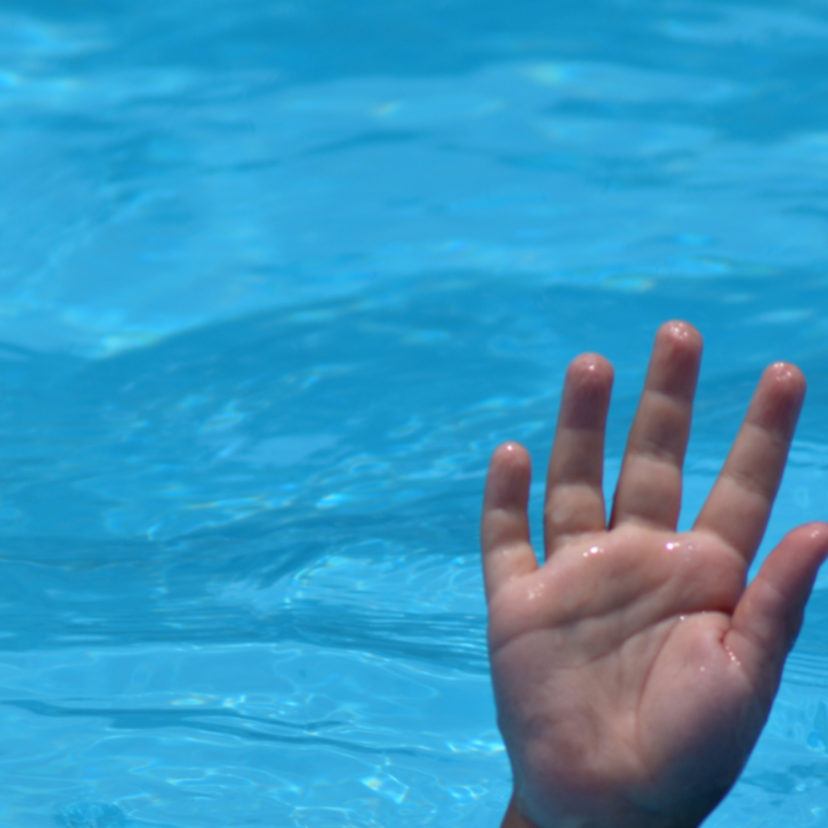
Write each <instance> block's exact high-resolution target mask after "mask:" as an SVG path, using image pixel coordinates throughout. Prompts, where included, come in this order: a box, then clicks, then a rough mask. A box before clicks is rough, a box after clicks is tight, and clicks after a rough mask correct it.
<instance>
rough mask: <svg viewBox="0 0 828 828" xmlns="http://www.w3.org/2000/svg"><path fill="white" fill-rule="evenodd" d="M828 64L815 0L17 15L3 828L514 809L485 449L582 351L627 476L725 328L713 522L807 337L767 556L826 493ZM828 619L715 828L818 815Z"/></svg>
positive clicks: (708, 383)
mask: <svg viewBox="0 0 828 828" xmlns="http://www.w3.org/2000/svg"><path fill="white" fill-rule="evenodd" d="M826 70H828V8H826V7H825V5H824V4H822V3H819V2H816V1H815V0H792V2H789V3H786V4H784V6H780V5H779V4H777V3H770V2H728V3H725V2H710V1H709V0H696V2H693V3H689V2H687V3H685V2H675V3H669V4H667V3H656V2H634V0H581V2H579V3H577V4H576V3H571V4H556V3H549V2H540V0H520V1H519V2H517V3H505V4H501V3H494V2H491V0H485V2H480V0H475V2H471V0H410V1H409V2H405V3H403V2H393V1H391V0H352V2H348V3H332V2H327V3H323V2H320V1H319V0H301V2H290V0H287V1H286V2H273V3H266V2H263V0H200V2H194V0H179V1H178V2H176V3H139V2H137V0H122V2H117V3H112V2H103V0H86V2H84V3H77V4H61V3H58V2H57V1H56V0H52V2H48V1H47V0H26V2H25V3H24V2H22V0H18V2H14V0H4V2H2V3H0V106H2V110H0V111H2V126H3V140H2V142H0V178H1V179H2V181H3V188H2V191H0V214H2V225H1V226H2V233H3V236H2V238H3V245H2V248H0V391H2V405H0V438H1V439H0V456H2V460H3V462H2V465H0V470H2V471H0V474H1V475H2V478H3V485H2V488H0V559H2V560H1V561H0V573H2V576H1V577H0V608H2V625H0V645H2V648H3V652H2V656H0V723H1V726H2V734H3V742H2V745H3V749H2V751H0V772H2V794H0V822H1V823H2V824H4V825H10V826H15V828H35V827H36V826H37V828H40V827H41V826H55V825H59V826H64V828H122V827H123V828H127V827H128V828H214V827H215V828H227V827H228V826H282V825H296V826H301V827H302V828H305V826H307V828H328V826H330V828H352V827H353V828H356V826H371V827H372V828H403V827H407V826H423V825H435V826H437V825H439V826H468V827H469V828H471V827H472V826H474V828H485V826H492V828H494V826H497V825H498V824H499V822H498V820H499V818H500V816H501V814H502V811H503V808H504V805H505V802H506V800H507V798H508V795H509V791H510V778H509V771H508V763H507V760H506V756H505V753H504V751H503V747H502V744H501V741H500V738H499V736H498V733H497V730H496V726H495V719H494V709H493V704H492V701H491V698H490V690H489V683H488V674H487V669H488V668H487V661H486V649H485V632H484V627H485V607H484V603H483V599H482V594H481V578H480V574H479V571H478V552H477V537H476V533H477V520H478V510H479V501H480V494H481V488H482V482H483V475H484V471H485V466H486V463H487V459H488V455H489V454H490V452H491V450H492V449H493V448H494V446H495V445H497V443H498V442H500V441H502V440H504V439H507V438H516V439H519V440H522V441H523V442H525V444H526V445H527V446H528V447H529V448H530V450H531V452H532V454H533V457H534V458H535V464H536V469H541V468H542V466H543V464H544V460H545V456H546V453H547V451H548V446H549V442H550V437H551V433H552V429H553V426H554V418H555V413H556V406H557V403H558V399H559V389H560V383H561V380H562V376H563V372H564V369H565V366H566V364H567V362H568V361H569V360H570V359H571V358H572V357H573V356H574V355H575V354H577V353H579V352H580V351H582V350H587V349H588V350H598V351H601V352H602V353H604V354H606V355H607V356H608V357H609V358H610V359H611V360H612V361H613V363H614V364H615V366H616V371H617V374H616V391H615V396H614V402H613V408H612V411H611V424H610V436H609V449H608V451H609V456H608V459H607V470H608V489H611V486H612V478H613V476H614V474H616V473H617V469H618V462H619V457H620V453H621V450H622V447H623V439H624V434H625V432H626V429H627V428H628V426H629V423H630V421H631V418H632V414H633V411H634V407H635V404H636V399H637V395H638V393H639V390H640V386H641V382H642V378H643V371H644V368H645V360H646V357H647V354H648V351H649V347H650V344H651V341H652V337H653V334H654V331H655V329H656V327H657V325H658V324H659V323H660V322H661V321H663V320H664V319H667V318H672V317H680V318H685V319H688V320H690V321H691V322H693V323H694V324H696V325H697V326H698V327H699V328H700V329H701V331H702V332H703V334H704V335H705V338H706V343H707V345H706V356H705V363H704V367H703V372H702V377H701V384H700V391H699V399H698V405H697V415H696V422H695V427H694V432H693V436H692V440H691V445H690V451H689V458H688V464H687V470H688V480H687V486H686V492H685V509H684V513H683V517H682V522H683V525H684V526H688V525H689V524H690V523H691V522H692V519H693V515H694V514H695V512H696V511H697V510H698V507H699V505H700V504H701V502H702V500H703V498H704V496H705V493H706V492H707V490H708V489H709V487H710V485H711V483H712V481H713V479H714V477H715V474H716V471H717V469H718V467H719V465H720V463H721V461H722V459H723V457H724V454H725V452H726V451H727V448H728V445H729V442H730V440H731V439H732V437H733V435H734V433H735V430H736V428H737V427H738V423H739V420H740V418H741V416H742V414H743V412H744V408H745V405H746V401H747V398H748V396H749V394H750V391H751V389H752V387H753V385H754V384H755V382H756V380H757V378H758V375H759V373H760V372H761V370H762V368H763V367H764V365H765V364H767V363H768V362H770V361H772V360H775V359H788V360H793V361H795V362H797V363H798V364H799V365H800V366H801V367H802V368H803V369H804V370H805V372H806V374H807V375H808V377H809V380H810V391H809V397H808V400H807V403H806V408H805V411H804V413H803V419H802V423H801V427H800V430H799V432H798V438H797V441H796V444H795V446H794V449H793V453H792V461H791V464H790V466H789V468H788V471H787V474H786V478H785V481H784V483H783V487H782V491H781V493H780V497H779V501H778V505H777V508H776V510H775V512H774V516H773V518H772V521H771V524H770V527H769V530H768V534H767V537H766V542H765V544H764V545H763V553H764V552H766V551H767V550H768V549H769V548H771V546H772V545H773V543H775V542H776V541H777V540H778V539H779V538H780V537H781V535H782V534H783V533H784V532H785V531H786V530H787V528H789V527H790V526H792V525H794V524H796V523H800V522H803V521H806V520H811V519H817V518H825V517H828V485H826V484H827V483H828V432H826V426H825V424H826V422H828V275H826V273H828V271H826V267H825V262H826V255H825V254H826V249H827V244H826V243H828V225H827V224H826V221H827V219H826V217H827V216H828V204H827V202H826V197H828V94H826V93H828V87H827V86H826V80H825V78H826V76H827V75H828V73H827V72H826ZM541 476H542V475H540V474H539V475H538V479H540V477H541ZM534 492H535V495H536V497H535V500H534V503H533V514H534V516H535V524H536V525H537V522H538V521H537V517H538V512H539V503H540V497H541V495H542V489H541V485H540V482H538V483H537V484H536V486H535V489H534ZM760 558H761V556H760ZM827 622H828V571H826V573H825V575H823V576H821V577H820V580H819V581H818V583H817V588H816V591H815V593H814V596H813V598H812V600H811V603H810V605H809V609H808V615H807V619H806V624H805V627H804V630H803V633H802V635H801V638H800V640H799V643H798V645H797V648H796V650H795V652H794V654H793V655H792V657H791V659H790V661H789V664H788V668H787V671H786V674H785V680H784V683H783V686H782V689H781V691H780V694H779V698H778V701H777V703H776V706H775V707H774V711H773V714H772V716H771V720H770V723H769V726H768V728H767V729H766V732H765V734H764V735H763V737H762V740H761V742H760V745H759V748H758V750H757V751H756V753H755V755H754V756H753V758H752V760H751V762H750V764H749V766H748V768H747V770H746V772H745V774H744V775H743V777H742V779H741V781H740V782H739V783H738V785H737V786H736V788H735V789H734V791H733V792H732V794H731V795H730V796H729V797H728V799H727V800H726V801H725V803H724V804H723V805H722V807H721V808H720V809H719V811H717V812H716V814H714V815H713V816H712V817H711V818H710V820H709V821H708V823H706V825H708V826H710V828H713V827H714V826H715V827H716V828H719V827H720V826H721V828H724V826H728V828H748V826H750V827H751V828H759V827H760V826H767V828H771V826H773V827H774V828H778V826H783V825H784V826H790V827H791V828H795V827H798V826H820V825H828V707H826V704H828V623H827Z"/></svg>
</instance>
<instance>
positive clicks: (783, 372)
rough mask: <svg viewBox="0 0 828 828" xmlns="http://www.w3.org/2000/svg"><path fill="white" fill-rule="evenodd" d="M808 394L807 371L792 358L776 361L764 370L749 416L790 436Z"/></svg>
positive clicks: (775, 430) (787, 437)
mask: <svg viewBox="0 0 828 828" xmlns="http://www.w3.org/2000/svg"><path fill="white" fill-rule="evenodd" d="M804 398H805V375H804V374H803V373H802V371H800V370H799V368H797V367H796V365H793V364H792V363H790V362H774V363H772V364H771V365H769V366H768V367H767V368H765V370H764V371H763V372H762V378H761V379H760V380H759V387H758V389H757V394H756V396H755V397H754V402H753V403H752V404H751V408H754V412H755V413H754V412H750V414H749V419H751V420H752V421H753V422H755V423H757V424H758V425H761V426H763V427H764V428H767V429H769V430H770V431H773V432H777V433H779V434H781V435H783V436H784V437H785V438H786V439H789V438H790V436H791V435H792V434H793V432H794V428H795V427H796V421H797V420H798V419H799V412H800V410H801V408H802V401H803V399H804Z"/></svg>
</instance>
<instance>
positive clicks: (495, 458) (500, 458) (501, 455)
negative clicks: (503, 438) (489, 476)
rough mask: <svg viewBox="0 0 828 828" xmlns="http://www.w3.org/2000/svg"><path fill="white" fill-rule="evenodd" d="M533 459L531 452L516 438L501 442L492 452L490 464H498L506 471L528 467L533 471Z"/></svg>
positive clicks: (515, 470) (516, 470)
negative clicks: (517, 441)
mask: <svg viewBox="0 0 828 828" xmlns="http://www.w3.org/2000/svg"><path fill="white" fill-rule="evenodd" d="M531 465H532V461H531V459H530V458H529V452H528V451H526V449H525V448H524V447H523V446H522V445H521V444H520V443H516V442H515V441H514V440H508V441H507V442H505V443H501V444H500V445H499V446H498V447H497V448H496V449H495V450H494V452H492V460H491V463H490V466H496V467H497V468H499V469H503V470H504V471H511V472H515V473H516V472H518V471H522V470H523V469H524V468H527V469H529V470H530V471H531Z"/></svg>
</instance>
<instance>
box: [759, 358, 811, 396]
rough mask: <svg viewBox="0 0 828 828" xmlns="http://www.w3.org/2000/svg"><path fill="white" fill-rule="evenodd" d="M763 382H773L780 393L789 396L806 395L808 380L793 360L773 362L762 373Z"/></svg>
mask: <svg viewBox="0 0 828 828" xmlns="http://www.w3.org/2000/svg"><path fill="white" fill-rule="evenodd" d="M762 382H765V383H768V384H773V385H774V387H775V388H777V389H778V392H779V393H782V394H785V395H787V396H800V397H802V396H804V395H805V389H806V386H807V382H806V380H805V374H803V373H802V371H801V370H800V369H799V368H798V367H797V366H796V365H794V364H793V363H792V362H773V363H771V364H770V365H768V367H767V368H765V370H764V372H763V373H762Z"/></svg>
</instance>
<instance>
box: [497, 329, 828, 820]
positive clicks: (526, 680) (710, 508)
mask: <svg viewBox="0 0 828 828" xmlns="http://www.w3.org/2000/svg"><path fill="white" fill-rule="evenodd" d="M700 350H701V342H700V339H699V337H698V335H697V334H696V333H695V331H693V329H691V328H689V326H685V325H678V324H673V325H668V326H664V327H663V328H662V330H661V331H660V333H659V337H658V338H657V340H656V346H655V349H654V353H653V359H652V362H651V365H650V371H649V373H648V378H647V384H646V387H645V392H644V394H643V396H642V402H641V406H640V408H639V412H638V414H637V416H636V421H635V423H634V425H633V429H632V431H631V436H630V442H629V444H628V447H627V452H626V454H625V460H624V465H623V468H622V472H621V476H620V479H619V485H618V490H617V493H616V498H615V504H614V510H613V512H614V513H613V517H612V520H611V522H610V528H609V529H607V528H606V525H605V520H604V506H603V496H602V494H601V480H600V475H601V464H602V459H603V433H604V425H605V420H606V411H607V406H608V402H609V389H610V384H611V369H610V368H609V365H608V364H607V363H606V362H605V361H603V360H601V358H599V357H595V356H592V355H587V356H584V357H582V358H580V359H579V360H576V361H575V362H574V363H573V365H572V366H571V368H570V371H569V373H568V376H567V384H566V388H565V391H564V398H563V401H562V406H561V414H560V418H559V423H558V432H557V435H556V439H555V447H554V450H553V454H552V458H551V460H550V468H549V475H548V480H547V499H546V509H545V530H546V546H547V560H546V562H545V563H544V564H543V565H542V566H538V565H537V562H536V559H535V556H534V553H533V552H532V550H531V547H530V546H529V541H528V524H527V521H526V501H527V497H528V482H529V476H530V472H529V464H528V457H527V456H526V454H525V452H524V451H523V450H522V449H520V448H519V447H517V446H515V445H513V444H507V445H506V446H503V447H501V449H499V450H498V452H496V453H495V457H494V458H493V462H492V469H491V472H490V478H489V481H488V483H487V494H486V506H485V509H484V520H483V546H484V570H485V574H486V586H487V594H488V598H489V617H490V622H489V645H490V655H491V664H492V676H493V682H494V687H495V697H496V701H497V705H498V713H499V723H500V727H501V730H502V731H503V735H504V739H505V741H506V745H507V748H508V750H509V755H510V759H511V761H512V766H513V771H514V775H515V802H514V803H513V808H514V810H515V813H517V811H519V812H520V813H521V814H523V817H527V818H529V819H530V820H531V821H532V822H531V823H529V824H536V825H538V826H541V827H542V828H547V826H549V828H558V826H566V828H570V826H572V828H581V826H584V828H586V827H587V826H589V828H592V826H604V825H606V826H612V828H621V827H622V826H636V828H638V826H644V825H652V826H662V825H669V826H695V825H698V824H699V823H700V821H701V820H702V819H703V817H704V816H705V815H706V814H707V813H709V812H710V811H711V810H712V809H713V807H715V805H716V804H717V803H718V802H719V800H720V799H721V798H722V796H724V794H725V793H726V792H727V790H728V789H729V787H730V786H731V785H732V784H733V782H734V781H735V779H736V777H737V776H738V773H739V772H740V770H741V768H742V767H743V765H744V762H745V761H746V759H747V757H748V755H749V753H750V751H751V749H752V747H753V745H754V744H755V741H756V739H757V737H758V735H759V732H760V730H761V727H762V725H763V723H764V721H765V719H766V717H767V714H768V712H769V710H770V704H771V702H772V699H773V696H774V694H775V691H776V688H777V685H778V681H779V675H780V673H781V669H782V665H783V663H784V658H785V655H786V654H787V651H788V649H789V648H790V646H791V645H792V643H793V640H794V638H795V636H796V632H797V630H798V626H799V619H800V617H801V611H802V607H803V605H804V602H805V600H806V598H807V595H808V592H809V589H810V585H811V583H812V581H813V577H814V576H815V573H816V569H817V567H818V566H819V563H820V562H821V560H822V557H823V555H824V552H825V547H826V545H827V544H828V532H826V530H827V529H828V527H823V526H820V525H813V524H812V525H809V526H806V527H800V529H799V530H796V531H795V532H793V533H791V534H790V535H789V536H788V537H787V538H786V539H785V540H784V541H783V542H782V544H780V546H779V547H778V548H777V550H776V551H775V552H774V553H773V554H772V555H771V556H770V558H769V559H768V561H766V563H765V565H764V567H763V568H762V571H761V573H760V575H759V576H758V577H757V578H756V579H755V580H754V582H753V583H752V584H751V586H750V587H749V588H748V589H747V590H746V589H745V576H746V572H747V568H748V565H749V563H750V560H751V557H752V555H753V554H754V553H755V549H756V546H758V543H759V540H760V539H761V536H762V533H763V531H764V527H765V523H766V521H767V517H768V514H769V510H770V506H771V504H772V502H773V498H774V496H775V492H776V488H777V486H778V483H779V479H780V477H781V472H782V468H783V466H784V462H785V456H786V452H787V446H788V443H789V441H790V438H791V434H792V432H793V426H794V423H795V420H796V415H797V413H798V409H799V404H800V402H801V399H802V394H803V391H804V382H803V380H802V377H801V374H799V372H798V371H797V370H796V369H794V368H792V366H786V365H776V366H772V367H771V368H770V369H768V371H767V372H766V374H765V376H764V377H763V380H762V383H760V386H759V389H758V390H757V394H756V396H755V397H754V401H753V403H752V405H751V408H750V411H749V412H748V416H747V418H746V421H745V425H744V426H743V428H742V431H741V432H740V435H739V437H738V438H737V441H736V443H735V444H734V448H733V450H732V452H731V455H730V457H729V458H728V462H727V464H726V465H725V468H724V470H723V472H722V475H721V476H720V478H719V481H718V482H717V484H716V486H715V487H714V490H713V492H712V493H711V496H710V498H709V500H708V502H707V504H706V505H705V507H704V509H703V510H702V513H701V514H700V516H699V519H698V521H697V524H696V528H695V529H694V531H692V532H688V533H681V534H679V533H676V532H675V524H676V520H677V516H678V508H679V500H680V486H681V463H682V460H683V456H684V450H685V447H686V442H687V435H688V433H689V420H690V405H691V402H692V397H693V392H694V388H695V380H696V375H697V370H698V362H699V357H700ZM523 817H521V819H523ZM514 824H525V823H522V822H521V823H518V822H515V823H514Z"/></svg>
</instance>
